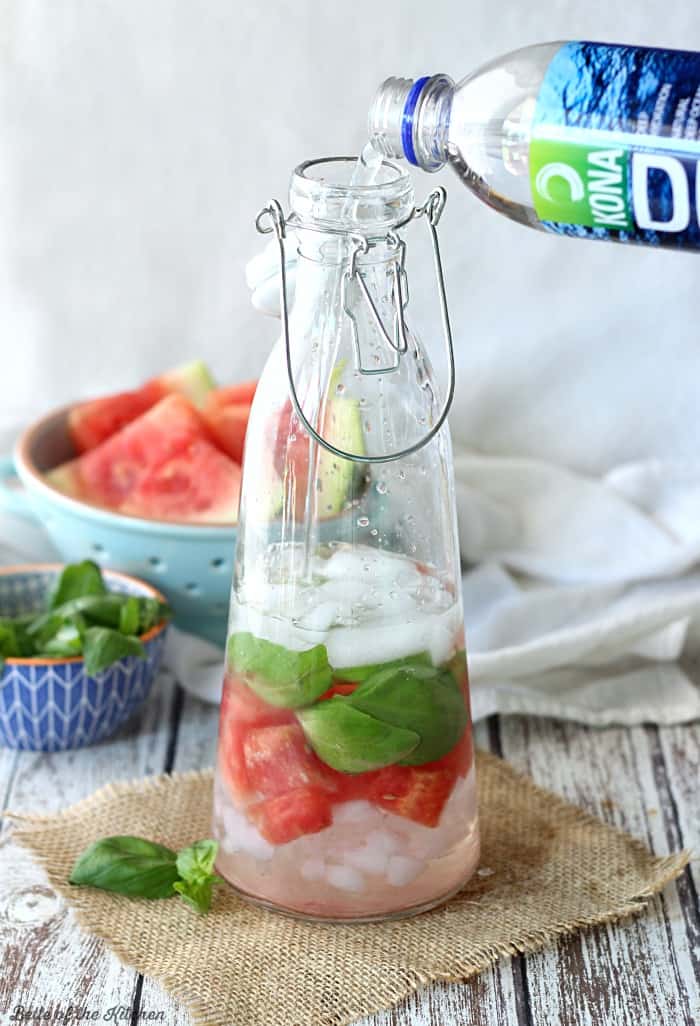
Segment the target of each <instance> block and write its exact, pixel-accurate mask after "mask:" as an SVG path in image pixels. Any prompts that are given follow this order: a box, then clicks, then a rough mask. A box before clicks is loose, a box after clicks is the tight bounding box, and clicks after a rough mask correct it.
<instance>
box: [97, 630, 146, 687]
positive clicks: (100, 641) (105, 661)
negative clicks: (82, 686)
mask: <svg viewBox="0 0 700 1026" xmlns="http://www.w3.org/2000/svg"><path fill="white" fill-rule="evenodd" d="M83 656H84V659H85V673H86V674H88V676H90V677H94V676H95V674H97V673H101V672H102V670H105V669H107V667H108V666H111V665H112V663H116V662H117V661H118V660H119V659H125V658H126V657H127V656H138V658H139V659H144V658H145V657H146V650H145V648H144V647H143V645H142V644H141V642H140V641H139V640H138V638H134V637H132V636H131V635H126V634H120V633H119V631H113V630H111V629H110V628H109V627H88V629H87V630H86V631H85V640H84V643H83Z"/></svg>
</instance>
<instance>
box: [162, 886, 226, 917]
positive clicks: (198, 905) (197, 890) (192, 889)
mask: <svg viewBox="0 0 700 1026" xmlns="http://www.w3.org/2000/svg"><path fill="white" fill-rule="evenodd" d="M221 882H223V881H220V880H219V879H218V877H217V878H216V879H214V878H213V877H212V878H209V879H207V880H200V881H198V882H192V881H188V880H178V881H177V882H176V883H174V884H173V888H174V890H176V891H177V893H178V894H179V895H180V897H181V898H182V899H183V900H184V901H186V902H187V904H188V905H190V906H191V907H192V908H193V909H194V910H195V911H196V912H199V913H200V914H202V915H203V914H204V913H205V912H208V911H209V909H210V908H211V899H212V892H213V889H214V884H215V883H221Z"/></svg>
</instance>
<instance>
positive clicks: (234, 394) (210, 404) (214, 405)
mask: <svg viewBox="0 0 700 1026" xmlns="http://www.w3.org/2000/svg"><path fill="white" fill-rule="evenodd" d="M257 387H258V379H257V378H255V379H254V380H252V381H241V382H239V384H237V385H227V386H226V387H225V388H215V389H213V390H212V391H211V392H209V394H208V395H207V397H206V399H207V401H206V406H207V408H208V409H223V407H225V406H250V404H251V403H252V401H253V396H254V395H255V390H256V389H257Z"/></svg>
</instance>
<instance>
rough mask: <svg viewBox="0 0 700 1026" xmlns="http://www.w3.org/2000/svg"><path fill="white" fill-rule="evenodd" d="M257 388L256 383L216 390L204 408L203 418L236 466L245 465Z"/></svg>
mask: <svg viewBox="0 0 700 1026" xmlns="http://www.w3.org/2000/svg"><path fill="white" fill-rule="evenodd" d="M257 387H258V382H257V380H255V381H243V382H241V384H239V385H229V386H228V387H227V388H216V389H214V391H212V392H210V393H209V395H208V396H207V399H206V403H205V404H204V417H205V420H206V422H207V424H208V426H209V430H210V431H211V434H212V437H213V438H214V441H215V442H216V444H217V445H218V446H219V448H220V449H222V450H223V452H225V453H226V455H227V456H230V457H231V459H232V460H235V461H236V463H242V462H243V444H244V442H245V433H246V428H247V427H248V417H249V416H250V406H251V403H252V402H253V396H254V395H255V390H256V388H257Z"/></svg>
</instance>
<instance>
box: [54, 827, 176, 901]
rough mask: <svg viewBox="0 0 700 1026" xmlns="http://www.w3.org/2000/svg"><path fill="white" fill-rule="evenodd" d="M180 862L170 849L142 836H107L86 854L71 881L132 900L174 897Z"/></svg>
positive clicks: (79, 861) (78, 863)
mask: <svg viewBox="0 0 700 1026" xmlns="http://www.w3.org/2000/svg"><path fill="white" fill-rule="evenodd" d="M176 860H177V856H176V853H175V852H174V851H171V850H170V848H166V847H164V846H163V845H162V844H155V843H154V842H153V841H146V840H144V839H143V838H142V837H104V838H103V839H102V840H101V841H96V842H95V843H94V844H91V845H90V847H89V848H88V849H87V850H86V851H84V852H83V854H82V855H81V856H80V858H79V859H78V861H77V862H76V864H75V866H74V867H73V871H72V873H71V875H70V877H69V878H68V879H69V882H70V883H72V884H79V885H86V884H87V885H88V886H90V887H99V888H100V889H101V890H103V891H113V892H114V893H116V894H125V895H127V896H128V897H130V898H151V899H156V898H171V897H172V896H173V893H174V892H173V885H174V884H175V883H176V881H177V880H178V872H177V862H176Z"/></svg>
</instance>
